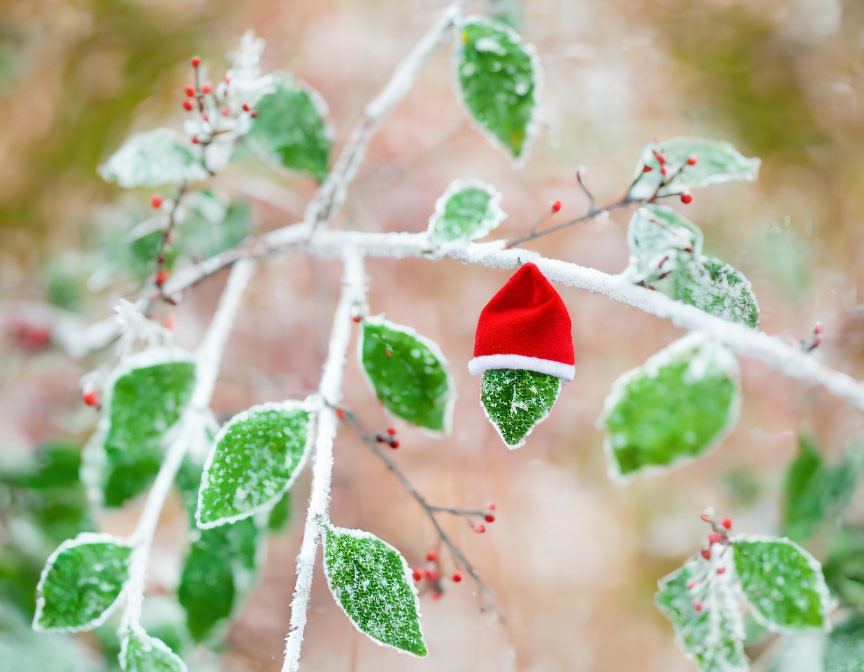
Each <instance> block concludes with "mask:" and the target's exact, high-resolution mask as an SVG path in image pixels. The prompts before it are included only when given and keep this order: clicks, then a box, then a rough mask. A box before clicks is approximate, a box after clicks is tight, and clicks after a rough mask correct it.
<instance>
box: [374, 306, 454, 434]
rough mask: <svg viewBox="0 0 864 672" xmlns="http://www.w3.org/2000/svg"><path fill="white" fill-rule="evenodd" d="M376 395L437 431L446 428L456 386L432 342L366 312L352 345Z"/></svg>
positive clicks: (389, 406)
mask: <svg viewBox="0 0 864 672" xmlns="http://www.w3.org/2000/svg"><path fill="white" fill-rule="evenodd" d="M357 350H358V356H359V359H360V364H361V366H362V368H363V371H365V372H366V378H367V380H368V381H369V384H370V386H371V387H372V389H373V390H374V392H375V395H376V396H377V397H378V400H379V401H380V402H381V403H382V404H383V405H384V407H385V408H386V409H387V410H388V411H390V412H391V413H392V414H393V415H395V416H397V417H399V418H402V419H403V420H407V421H408V422H410V423H413V424H415V425H417V426H419V427H423V428H425V429H428V430H431V431H433V432H436V433H439V434H448V433H449V432H450V423H451V420H452V417H453V404H454V403H455V401H456V389H455V387H454V385H453V379H452V378H451V377H450V371H449V370H448V368H447V360H446V359H444V355H443V354H442V352H441V349H440V348H439V347H438V345H437V344H436V343H434V342H433V341H430V340H429V339H427V338H424V337H423V336H420V335H419V334H417V333H416V332H415V331H414V330H413V329H411V328H409V327H403V326H401V325H398V324H394V323H392V322H388V321H387V320H385V319H383V318H380V317H372V318H367V319H366V320H364V322H363V329H362V331H361V336H360V339H359V343H358V346H357Z"/></svg>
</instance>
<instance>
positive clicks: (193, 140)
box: [192, 135, 200, 145]
mask: <svg viewBox="0 0 864 672" xmlns="http://www.w3.org/2000/svg"><path fill="white" fill-rule="evenodd" d="M199 142H200V140H198V136H197V135H193V136H192V144H193V145H197V144H198V143H199Z"/></svg>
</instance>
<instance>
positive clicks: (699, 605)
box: [693, 602, 702, 611]
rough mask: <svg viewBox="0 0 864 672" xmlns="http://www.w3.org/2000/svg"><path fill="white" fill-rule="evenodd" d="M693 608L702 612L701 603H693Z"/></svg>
mask: <svg viewBox="0 0 864 672" xmlns="http://www.w3.org/2000/svg"><path fill="white" fill-rule="evenodd" d="M693 608H694V609H695V610H696V611H702V603H701V602H694V603H693Z"/></svg>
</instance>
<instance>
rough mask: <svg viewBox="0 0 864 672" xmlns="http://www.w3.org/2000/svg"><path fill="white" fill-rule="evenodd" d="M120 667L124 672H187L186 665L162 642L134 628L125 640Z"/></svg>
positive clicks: (136, 627)
mask: <svg viewBox="0 0 864 672" xmlns="http://www.w3.org/2000/svg"><path fill="white" fill-rule="evenodd" d="M120 667H121V668H122V669H123V670H124V672H186V669H187V668H186V663H184V662H183V660H181V658H180V657H179V656H177V655H176V654H175V653H174V652H173V651H171V649H170V648H168V646H167V645H166V644H165V643H164V642H163V641H162V640H161V639H156V638H155V637H150V636H149V635H148V634H147V633H146V632H144V630H142V629H141V627H140V626H134V627H133V628H132V630H130V631H129V633H127V635H126V637H125V638H124V640H123V647H122V649H121V650H120Z"/></svg>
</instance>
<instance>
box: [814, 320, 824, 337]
mask: <svg viewBox="0 0 864 672" xmlns="http://www.w3.org/2000/svg"><path fill="white" fill-rule="evenodd" d="M813 333H814V334H816V335H817V336H818V335H819V334H821V333H822V323H821V322H817V323H816V326H815V327H813Z"/></svg>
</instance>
